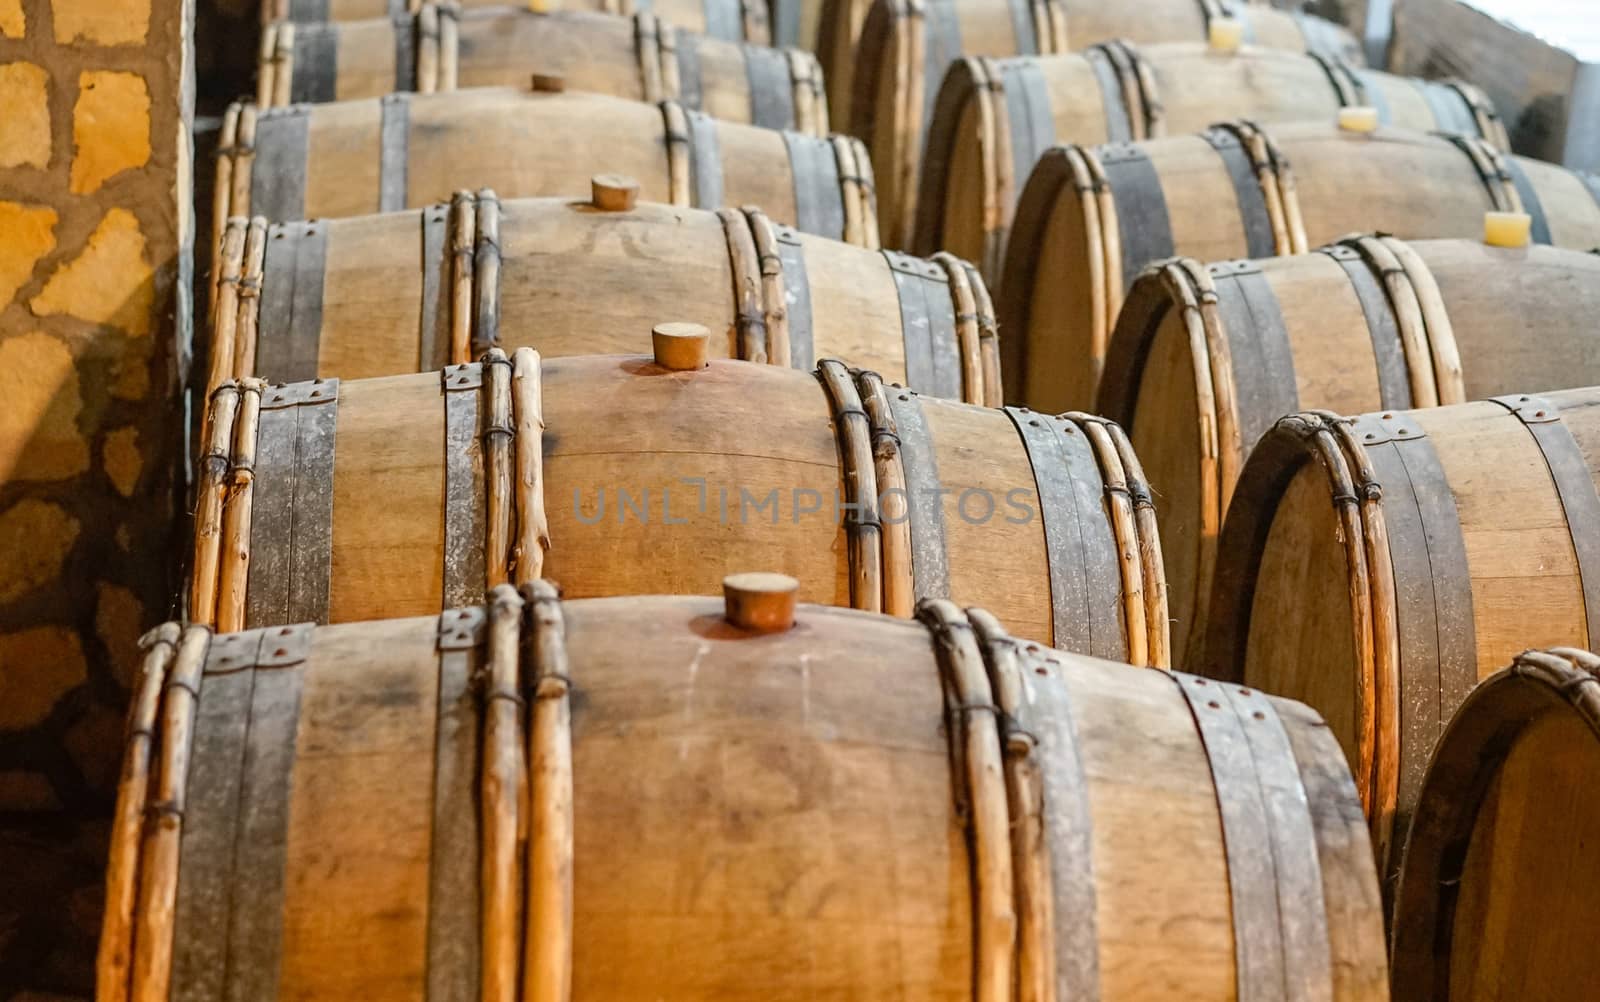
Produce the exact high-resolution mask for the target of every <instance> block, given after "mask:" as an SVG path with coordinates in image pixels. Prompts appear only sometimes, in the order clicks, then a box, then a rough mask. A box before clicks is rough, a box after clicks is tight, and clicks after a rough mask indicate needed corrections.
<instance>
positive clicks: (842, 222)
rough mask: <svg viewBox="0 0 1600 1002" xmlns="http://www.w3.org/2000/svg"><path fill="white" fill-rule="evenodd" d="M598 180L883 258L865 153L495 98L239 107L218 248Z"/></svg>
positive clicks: (764, 134)
mask: <svg viewBox="0 0 1600 1002" xmlns="http://www.w3.org/2000/svg"><path fill="white" fill-rule="evenodd" d="M553 137H559V141H556V140H555V139H554V138H553ZM604 171H614V172H616V173H620V174H626V175H628V176H631V177H635V178H638V179H639V182H640V186H641V187H640V197H642V198H644V199H646V200H648V201H652V202H668V203H671V204H672V205H682V206H697V207H699V208H706V209H715V208H720V207H722V206H724V205H735V206H737V205H744V204H754V205H759V206H761V207H762V208H763V209H765V210H766V211H767V213H768V214H770V215H771V216H772V218H773V219H774V220H776V221H778V222H781V223H785V224H787V225H790V226H795V227H797V228H799V229H801V230H803V231H805V232H807V233H816V234H818V235H819V236H825V237H833V238H835V239H843V240H847V241H849V242H850V243H854V244H861V245H863V246H866V247H876V246H878V223H877V216H876V212H875V209H874V204H873V197H872V167H871V164H870V163H869V162H868V160H867V155H866V151H865V149H864V148H863V147H862V145H861V143H860V141H859V140H855V139H850V138H848V137H845V136H833V137H831V138H826V139H819V138H817V137H815V136H805V135H801V134H799V133H795V132H781V131H779V130H777V129H760V128H756V127H754V126H750V125H738V124H734V123H730V122H719V121H717V120H716V119H714V118H711V117H710V116H709V115H705V114H703V113H701V112H698V111H691V110H689V109H686V108H685V107H683V105H681V104H679V103H678V102H676V101H661V102H659V103H658V104H647V103H645V102H642V101H624V100H620V99H618V98H613V97H604V96H601V95H596V94H581V93H567V92H548V91H526V90H514V89H511V88H503V87H483V88H474V89H472V90H461V91H454V92H451V93H447V94H390V95H388V96H387V97H383V98H380V99H377V100H361V101H339V102H337V103H334V104H317V105H303V104H297V105H293V106H290V107H287V108H262V109H257V108H256V106H255V105H254V104H237V105H234V106H233V107H232V108H230V109H229V110H228V113H227V117H226V118H225V120H224V122H223V126H222V137H221V148H220V150H219V152H218V155H217V188H216V191H217V196H216V199H217V204H216V213H217V215H216V218H217V220H218V222H219V227H218V233H217V236H218V237H219V238H220V236H221V232H220V225H221V221H223V220H226V219H227V218H228V217H230V216H258V215H259V216H266V217H267V218H268V219H271V220H273V221H275V222H287V221H290V220H297V219H327V218H334V217H339V216H359V215H365V214H367V213H372V212H392V211H395V210H397V209H420V208H423V207H425V206H427V205H430V204H432V203H434V202H437V201H440V200H442V199H448V198H449V197H450V196H451V193H452V192H454V191H457V190H458V189H460V188H462V187H464V186H467V185H471V186H474V187H477V186H482V187H487V188H491V189H493V190H495V191H497V192H499V193H500V194H501V195H502V196H504V197H507V198H520V197H531V196H536V195H583V194H587V193H588V191H589V178H590V177H591V176H593V175H594V174H598V173H601V172H604Z"/></svg>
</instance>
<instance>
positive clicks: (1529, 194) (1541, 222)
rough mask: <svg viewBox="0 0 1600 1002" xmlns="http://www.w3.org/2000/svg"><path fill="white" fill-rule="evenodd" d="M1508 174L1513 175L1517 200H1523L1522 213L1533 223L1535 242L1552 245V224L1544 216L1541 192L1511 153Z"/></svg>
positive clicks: (1507, 161)
mask: <svg viewBox="0 0 1600 1002" xmlns="http://www.w3.org/2000/svg"><path fill="white" fill-rule="evenodd" d="M1504 160H1505V165H1506V173H1508V174H1510V175H1511V183H1512V184H1513V185H1515V186H1516V189H1517V198H1519V199H1521V200H1522V211H1523V212H1526V213H1527V214H1528V218H1529V219H1531V220H1532V221H1533V233H1532V236H1533V242H1534V243H1536V244H1546V245H1548V244H1549V243H1550V223H1549V220H1548V219H1547V218H1546V217H1545V214H1544V205H1543V204H1542V203H1541V202H1540V201H1539V190H1538V189H1537V188H1535V187H1534V186H1533V182H1531V181H1529V180H1528V175H1527V173H1526V172H1525V171H1523V169H1522V164H1521V163H1520V162H1519V161H1518V160H1517V158H1516V157H1515V156H1513V155H1511V154H1509V153H1507V154H1506V155H1505V157H1504Z"/></svg>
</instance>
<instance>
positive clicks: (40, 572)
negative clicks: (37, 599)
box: [0, 498, 78, 602]
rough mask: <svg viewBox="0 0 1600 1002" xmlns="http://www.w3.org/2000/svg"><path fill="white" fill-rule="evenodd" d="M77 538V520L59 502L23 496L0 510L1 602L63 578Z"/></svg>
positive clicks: (19, 596)
mask: <svg viewBox="0 0 1600 1002" xmlns="http://www.w3.org/2000/svg"><path fill="white" fill-rule="evenodd" d="M77 539H78V520H77V519H75V518H73V517H72V516H71V515H69V514H67V512H66V509H64V508H62V507H61V506H60V505H55V504H51V503H50V502H48V501H40V500H39V499H37V498H23V499H22V500H21V501H18V502H17V503H16V504H14V505H12V506H11V507H10V508H9V509H7V510H6V511H4V512H0V602H10V601H13V600H14V599H18V598H21V597H22V596H24V595H26V594H27V593H28V592H30V591H33V590H34V589H35V588H38V587H40V586H41V585H46V584H49V583H50V582H51V581H54V580H55V579H56V578H58V577H60V576H61V566H62V564H64V563H65V562H66V559H67V551H69V550H71V549H72V544H73V543H74V542H76V541H77Z"/></svg>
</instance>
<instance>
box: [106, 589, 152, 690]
mask: <svg viewBox="0 0 1600 1002" xmlns="http://www.w3.org/2000/svg"><path fill="white" fill-rule="evenodd" d="M95 596H96V599H97V600H96V602H95V607H94V632H95V633H96V634H98V635H99V637H100V640H101V641H102V642H103V643H104V644H105V645H106V650H107V651H109V652H110V654H111V664H112V667H113V668H114V669H115V670H116V675H117V681H118V682H120V683H122V684H123V685H124V686H126V687H127V688H129V689H132V688H133V684H134V681H135V676H136V675H137V674H138V670H139V663H140V662H141V661H143V660H144V658H143V655H141V654H140V652H139V634H140V633H142V632H144V631H143V630H142V629H141V628H140V627H141V624H142V623H143V621H144V606H142V605H140V604H139V599H138V598H136V597H135V596H134V594H133V592H131V591H129V590H128V589H126V588H124V587H122V586H121V585H118V584H111V583H110V582H108V581H101V582H100V583H99V584H97V585H95Z"/></svg>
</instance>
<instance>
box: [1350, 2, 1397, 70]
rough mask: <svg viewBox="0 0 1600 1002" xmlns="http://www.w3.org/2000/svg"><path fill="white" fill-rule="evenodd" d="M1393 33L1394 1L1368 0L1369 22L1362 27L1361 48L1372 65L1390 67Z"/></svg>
mask: <svg viewBox="0 0 1600 1002" xmlns="http://www.w3.org/2000/svg"><path fill="white" fill-rule="evenodd" d="M1351 27H1355V26H1354V25H1351ZM1393 31H1394V0H1367V20H1366V23H1365V24H1364V25H1362V31H1361V46H1362V49H1363V51H1364V54H1365V55H1366V57H1367V62H1368V63H1369V64H1370V65H1372V66H1387V65H1389V36H1390V35H1391V34H1392V33H1393Z"/></svg>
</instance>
